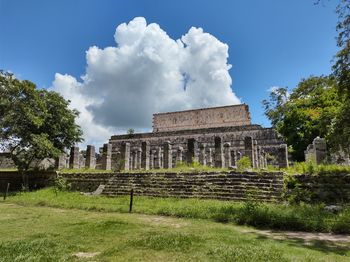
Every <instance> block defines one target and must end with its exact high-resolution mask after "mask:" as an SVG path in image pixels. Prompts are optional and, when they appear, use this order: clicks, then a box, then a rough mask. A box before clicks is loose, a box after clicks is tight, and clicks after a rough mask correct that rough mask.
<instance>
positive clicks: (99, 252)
mask: <svg viewBox="0 0 350 262" xmlns="http://www.w3.org/2000/svg"><path fill="white" fill-rule="evenodd" d="M0 214H1V215H0V232H1V234H0V261H1V262H2V261H6V262H7V261H349V259H350V251H349V244H346V243H334V242H328V241H319V240H315V241H307V242H306V241H304V240H301V239H297V238H289V239H282V240H281V239H279V240H275V239H273V238H272V236H269V235H264V234H260V232H259V231H256V230H254V229H252V228H248V227H239V226H234V225H231V224H222V223H216V222H212V221H209V220H202V219H184V218H173V217H164V216H154V215H142V214H126V213H124V214H122V213H115V212H96V211H86V210H77V209H62V208H52V207H38V206H21V205H18V204H11V203H4V202H3V201H1V202H0ZM89 256H90V257H89Z"/></svg>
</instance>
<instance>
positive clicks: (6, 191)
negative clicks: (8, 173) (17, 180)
mask: <svg viewBox="0 0 350 262" xmlns="http://www.w3.org/2000/svg"><path fill="white" fill-rule="evenodd" d="M9 188H10V183H7V187H6V190H5V193H4V200H6V197H7V194H8V192H9Z"/></svg>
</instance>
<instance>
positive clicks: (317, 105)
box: [263, 77, 342, 161]
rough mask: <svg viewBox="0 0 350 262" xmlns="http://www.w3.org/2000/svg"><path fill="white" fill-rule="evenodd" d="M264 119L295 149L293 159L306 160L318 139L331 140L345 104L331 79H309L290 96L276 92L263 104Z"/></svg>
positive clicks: (273, 91) (283, 92)
mask: <svg viewBox="0 0 350 262" xmlns="http://www.w3.org/2000/svg"><path fill="white" fill-rule="evenodd" d="M263 105H264V108H265V115H266V116H267V117H268V118H269V119H270V120H271V123H272V126H273V127H274V128H276V129H277V131H278V132H279V133H280V134H281V135H282V136H283V137H284V138H285V140H286V142H287V144H288V145H291V146H292V150H291V153H292V156H293V158H294V159H295V160H297V161H303V160H304V150H305V149H306V147H307V145H308V144H310V143H311V142H312V140H313V139H314V138H315V137H316V136H320V137H326V139H328V140H329V138H330V135H331V133H332V130H333V126H334V119H335V117H336V116H337V115H338V113H339V111H340V108H341V106H342V102H341V100H340V99H339V95H338V92H337V85H336V81H335V80H334V78H332V77H310V78H308V79H305V80H302V81H301V82H300V83H299V85H298V86H297V87H296V88H295V89H294V90H292V92H291V93H290V94H289V93H288V90H287V89H286V88H277V89H275V90H272V91H271V93H270V97H269V100H264V101H263Z"/></svg>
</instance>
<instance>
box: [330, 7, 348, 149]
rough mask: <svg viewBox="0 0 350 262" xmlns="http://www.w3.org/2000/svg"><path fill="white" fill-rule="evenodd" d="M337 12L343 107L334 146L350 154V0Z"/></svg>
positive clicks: (337, 58) (337, 70)
mask: <svg viewBox="0 0 350 262" xmlns="http://www.w3.org/2000/svg"><path fill="white" fill-rule="evenodd" d="M336 12H337V14H338V23H337V32H338V36H337V45H338V47H339V48H340V51H339V52H338V53H337V54H336V56H335V64H334V66H333V74H334V76H335V77H336V79H337V82H338V88H339V93H340V95H341V96H342V99H343V105H342V108H341V110H340V111H339V114H338V116H337V118H336V119H335V124H334V126H333V140H332V144H333V145H334V146H337V147H340V148H341V149H343V150H345V151H347V152H348V153H350V152H349V151H350V0H340V2H339V4H338V6H337V9H336Z"/></svg>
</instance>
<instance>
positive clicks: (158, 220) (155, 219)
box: [139, 215, 188, 228]
mask: <svg viewBox="0 0 350 262" xmlns="http://www.w3.org/2000/svg"><path fill="white" fill-rule="evenodd" d="M139 219H140V220H141V221H142V222H147V223H149V224H151V225H156V226H169V227H174V228H181V227H184V226H187V224H188V223H186V222H182V221H180V222H179V219H173V218H169V217H165V216H149V215H140V216H139Z"/></svg>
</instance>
